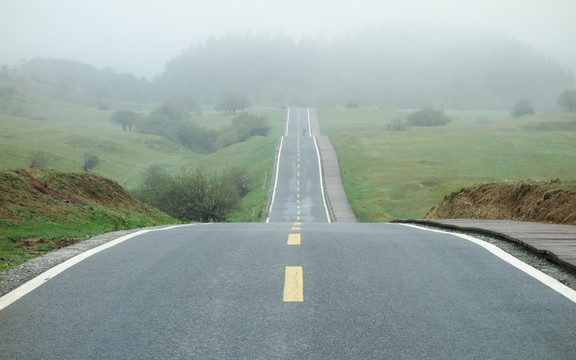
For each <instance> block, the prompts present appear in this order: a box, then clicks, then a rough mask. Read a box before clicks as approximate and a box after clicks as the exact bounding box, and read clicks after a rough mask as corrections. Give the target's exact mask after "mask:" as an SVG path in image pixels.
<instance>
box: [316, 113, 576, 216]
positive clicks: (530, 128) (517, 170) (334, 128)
mask: <svg viewBox="0 0 576 360" xmlns="http://www.w3.org/2000/svg"><path fill="white" fill-rule="evenodd" d="M406 113H407V112H399V111H391V110H382V109H376V108H361V109H320V110H319V119H320V125H321V129H322V133H323V134H324V135H329V136H330V138H331V140H332V143H333V144H334V146H335V148H336V151H337V153H338V157H339V160H340V168H341V170H342V177H343V182H344V188H345V190H346V193H347V195H348V199H349V200H350V203H351V205H352V207H353V209H354V211H355V213H356V216H357V217H358V218H359V219H360V221H388V220H392V219H406V218H423V217H424V216H425V215H426V213H427V212H428V211H429V210H430V209H431V208H432V207H433V206H434V205H437V204H439V203H440V201H441V200H442V199H443V198H444V196H445V195H447V194H449V193H451V192H453V191H456V190H458V189H460V188H463V187H466V186H469V185H472V184H474V183H477V182H492V181H497V180H504V179H510V180H523V179H529V178H530V179H534V180H550V179H556V178H560V179H562V180H573V179H576V114H574V113H543V114H536V115H533V116H524V117H521V118H516V119H512V118H510V116H509V114H508V113H507V112H498V111H447V113H448V114H449V115H450V116H451V117H452V122H451V123H450V124H448V125H446V126H443V127H411V128H409V129H408V130H406V131H389V130H388V129H387V125H388V124H390V122H391V121H392V120H393V119H395V118H398V117H401V116H402V114H406ZM408 113H409V112H408Z"/></svg>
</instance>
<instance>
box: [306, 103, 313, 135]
mask: <svg viewBox="0 0 576 360" xmlns="http://www.w3.org/2000/svg"><path fill="white" fill-rule="evenodd" d="M306 111H307V112H308V136H312V127H311V126H310V108H306Z"/></svg>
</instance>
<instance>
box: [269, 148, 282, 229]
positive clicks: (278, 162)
mask: <svg viewBox="0 0 576 360" xmlns="http://www.w3.org/2000/svg"><path fill="white" fill-rule="evenodd" d="M283 144H284V137H281V138H280V148H279V149H278V159H277V161H276V178H275V179H274V189H272V199H271V200H270V209H269V210H268V217H267V218H266V223H269V222H270V213H272V206H274V198H275V197H276V186H278V172H279V171H280V157H281V156H282V145H283Z"/></svg>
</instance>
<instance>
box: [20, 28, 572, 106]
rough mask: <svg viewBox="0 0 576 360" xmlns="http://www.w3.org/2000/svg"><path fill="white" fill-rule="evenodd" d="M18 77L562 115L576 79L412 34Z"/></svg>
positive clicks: (472, 39)
mask: <svg viewBox="0 0 576 360" xmlns="http://www.w3.org/2000/svg"><path fill="white" fill-rule="evenodd" d="M10 72H11V73H13V74H14V75H19V76H23V77H26V78H28V79H29V80H30V81H32V82H34V83H36V84H39V85H42V86H44V87H50V88H51V89H53V90H54V91H56V92H59V93H61V94H62V93H63V94H66V93H68V94H70V93H76V94H80V93H82V94H84V95H85V96H88V97H91V98H93V99H99V100H101V101H107V100H123V101H162V100H164V99H166V98H168V97H170V96H173V95H186V96H191V97H192V98H194V99H195V100H196V101H198V102H200V103H203V104H215V103H216V102H217V101H218V98H219V97H220V96H221V95H222V94H223V93H224V92H234V93H238V94H241V95H243V96H245V97H247V98H249V99H250V101H251V103H252V104H254V105H264V106H288V105H293V104H296V105H314V106H342V105H345V104H347V103H357V104H359V105H361V106H382V107H388V108H419V107H424V106H433V107H445V108H496V109H509V108H510V106H511V105H512V104H513V103H515V102H516V101H518V100H519V99H521V98H527V99H530V100H531V101H532V102H533V104H534V107H535V108H536V110H537V111H538V110H549V109H556V108H557V107H558V106H557V105H556V100H557V98H558V95H559V94H560V93H561V92H562V91H563V90H564V89H566V88H568V87H572V86H573V85H574V79H573V76H572V73H571V72H570V71H568V70H566V69H564V68H563V67H562V66H560V65H559V63H558V61H556V60H555V59H552V58H549V57H547V56H546V55H545V54H543V53H541V52H538V51H537V50H535V49H533V48H531V47H530V46H529V45H527V44H524V43H522V42H519V41H517V40H514V39H511V38H507V37H503V36H495V35H480V34H473V35H470V34H456V33H453V32H452V33H451V32H447V31H445V30H439V29H431V30H430V31H429V32H427V33H426V34H423V33H421V32H419V33H416V32H413V31H411V30H410V29H409V28H408V27H406V28H390V29H387V31H385V30H380V31H377V32H368V31H364V32H358V33H355V34H353V35H349V36H347V37H344V38H340V39H337V40H325V39H321V38H316V39H303V40H301V41H298V42H296V41H294V40H292V39H291V38H290V37H286V36H283V35H277V36H273V37H271V36H268V35H263V34H251V33H248V34H244V35H240V34H229V35H226V36H221V37H216V36H210V37H209V38H208V39H207V40H206V41H205V42H204V43H197V44H193V45H191V46H190V47H189V48H188V49H186V50H184V51H182V53H181V54H179V55H177V56H175V57H174V58H173V59H171V60H170V61H169V62H168V63H167V64H166V66H165V69H164V71H163V72H162V73H161V74H160V75H158V76H157V77H156V78H155V79H154V80H152V81H147V80H145V79H137V78H136V77H134V76H132V75H128V74H118V73H115V72H114V71H112V70H110V69H105V70H97V69H95V68H93V67H91V66H89V65H85V64H81V63H77V62H73V61H68V60H50V59H35V60H33V61H31V62H29V63H25V64H23V65H22V66H21V67H19V68H17V69H14V70H11V71H10Z"/></svg>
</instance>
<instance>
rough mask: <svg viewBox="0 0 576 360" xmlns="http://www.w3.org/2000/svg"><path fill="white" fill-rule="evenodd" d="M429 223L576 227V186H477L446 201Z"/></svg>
mask: <svg viewBox="0 0 576 360" xmlns="http://www.w3.org/2000/svg"><path fill="white" fill-rule="evenodd" d="M426 219H482V220H516V221H533V222H542V223H549V224H566V225H576V185H574V184H573V183H563V182H561V181H560V180H552V181H533V180H526V181H508V180H506V181H502V182H497V183H486V184H476V185H473V186H471V187H468V188H464V189H461V190H459V191H457V192H454V193H452V194H450V195H448V196H446V197H445V198H444V200H443V201H442V203H441V204H440V205H437V206H435V207H433V208H432V209H431V210H430V212H428V214H427V215H426Z"/></svg>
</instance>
